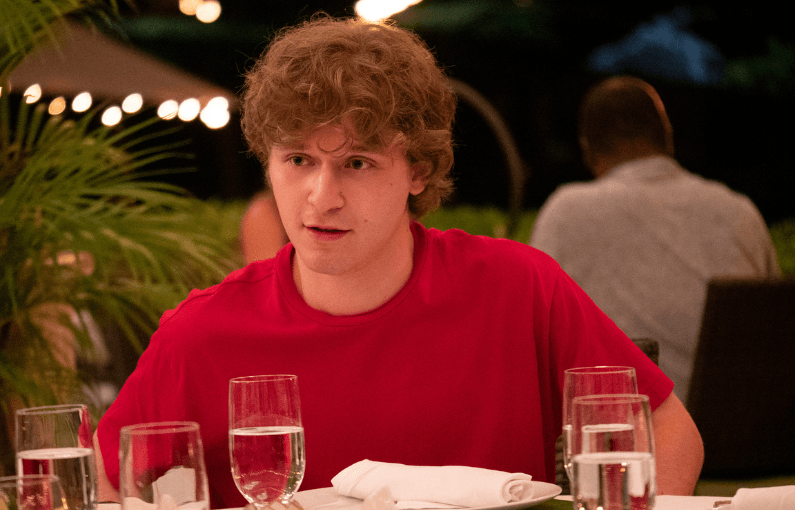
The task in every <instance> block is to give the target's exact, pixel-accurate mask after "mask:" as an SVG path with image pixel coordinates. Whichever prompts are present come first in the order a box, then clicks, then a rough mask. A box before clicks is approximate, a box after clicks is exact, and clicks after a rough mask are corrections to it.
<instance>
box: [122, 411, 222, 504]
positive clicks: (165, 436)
mask: <svg viewBox="0 0 800 510" xmlns="http://www.w3.org/2000/svg"><path fill="white" fill-rule="evenodd" d="M119 464H120V470H119V492H120V498H121V500H122V510H155V509H157V510H175V509H177V508H180V509H186V510H208V508H209V492H208V478H207V475H206V465H205V459H204V458H203V442H202V439H201V438H200V425H198V424H197V423H195V422H192V421H175V422H155V423H140V424H136V425H128V426H126V427H122V429H121V430H120V444H119Z"/></svg>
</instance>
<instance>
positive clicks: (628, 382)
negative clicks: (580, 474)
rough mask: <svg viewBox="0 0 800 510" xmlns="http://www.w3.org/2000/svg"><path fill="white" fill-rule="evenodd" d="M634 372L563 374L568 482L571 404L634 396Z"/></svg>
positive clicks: (583, 369) (579, 370)
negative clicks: (598, 397)
mask: <svg viewBox="0 0 800 510" xmlns="http://www.w3.org/2000/svg"><path fill="white" fill-rule="evenodd" d="M638 392H639V390H638V388H637V386H636V369H634V368H633V367H618V366H598V367H579V368H570V369H567V370H565V371H564V400H563V404H562V405H563V407H562V413H563V414H562V416H563V421H564V429H563V430H564V442H563V446H564V469H565V470H566V472H567V476H568V477H569V481H570V484H573V483H574V481H573V479H572V422H573V419H572V401H573V399H575V397H581V396H584V395H603V394H611V393H638Z"/></svg>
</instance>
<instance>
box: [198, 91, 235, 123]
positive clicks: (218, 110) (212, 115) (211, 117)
mask: <svg viewBox="0 0 800 510" xmlns="http://www.w3.org/2000/svg"><path fill="white" fill-rule="evenodd" d="M230 119H231V114H230V113H229V112H228V100H227V99H225V98H224V97H222V96H217V97H214V98H212V99H211V100H209V102H208V104H206V107H205V108H203V110H202V111H201V112H200V120H201V121H202V122H203V124H205V125H206V126H207V127H209V128H211V129H219V128H221V127H223V126H225V125H226V124H228V121H229V120H230Z"/></svg>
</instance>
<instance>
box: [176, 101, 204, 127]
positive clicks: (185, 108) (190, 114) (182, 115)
mask: <svg viewBox="0 0 800 510" xmlns="http://www.w3.org/2000/svg"><path fill="white" fill-rule="evenodd" d="M198 113H200V101H198V100H197V99H195V98H193V97H190V98H189V99H186V100H184V101H183V102H182V103H181V105H180V106H179V107H178V118H179V119H181V120H182V121H185V122H189V121H192V120H194V119H196V118H197V114H198Z"/></svg>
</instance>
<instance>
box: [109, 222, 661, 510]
mask: <svg viewBox="0 0 800 510" xmlns="http://www.w3.org/2000/svg"><path fill="white" fill-rule="evenodd" d="M412 231H413V234H414V267H413V270H412V274H411V277H410V278H409V280H408V282H407V283H406V285H405V286H404V287H403V288H402V289H401V290H400V292H399V293H398V294H397V295H396V296H394V297H393V298H392V299H391V300H390V301H388V302H387V303H386V304H384V305H383V306H381V307H379V308H377V309H376V310H373V311H371V312H367V313H364V314H359V315H353V316H333V315H330V314H327V313H324V312H320V311H318V310H315V309H312V308H311V307H309V306H308V305H307V304H306V303H305V301H303V299H302V297H301V296H300V294H299V292H298V291H297V288H296V286H295V284H294V280H293V277H292V269H291V260H292V254H293V250H292V246H291V245H287V246H286V247H285V248H284V249H282V250H281V251H280V252H279V253H278V254H277V256H276V258H275V259H271V260H265V261H260V262H255V263H253V264H250V265H249V266H247V267H245V268H244V269H241V270H238V271H235V272H234V273H231V274H230V275H229V276H228V277H227V278H226V279H225V280H224V281H223V282H222V283H220V284H219V285H216V286H214V287H211V288H209V289H206V290H201V291H193V292H192V293H191V294H190V295H189V297H188V298H187V299H186V300H185V301H184V302H182V303H181V304H180V305H179V306H178V307H177V308H176V309H175V310H171V311H168V312H167V313H165V314H164V316H163V317H162V319H161V325H160V326H159V329H158V330H157V331H156V333H155V334H154V335H153V337H152V340H151V342H150V345H149V347H148V348H147V350H146V351H145V353H144V354H143V355H142V356H141V359H140V360H139V365H138V367H137V368H136V371H135V372H134V373H133V375H131V377H130V378H129V379H128V381H127V382H126V384H125V386H124V387H123V388H122V391H121V392H120V394H119V396H118V397H117V400H116V401H115V402H114V404H113V405H112V406H111V408H110V409H109V410H108V412H107V413H106V414H105V416H104V417H103V419H102V420H101V421H100V423H99V425H98V438H99V441H100V446H101V450H102V452H103V458H104V461H105V469H106V473H107V475H108V477H109V479H110V480H111V482H112V483H113V484H114V485H117V484H118V480H119V465H118V454H117V452H118V449H119V429H120V427H122V426H124V425H127V424H131V423H139V422H149V421H166V420H192V421H197V422H198V423H200V430H201V433H202V436H203V444H204V447H205V458H206V467H207V470H208V478H209V485H210V487H211V499H212V501H211V505H212V508H221V507H240V506H243V505H244V504H245V500H244V498H243V497H242V496H241V495H240V494H239V491H238V490H237V489H236V486H235V484H234V482H233V477H232V475H231V471H230V460H229V457H228V435H227V432H228V431H227V427H228V381H229V380H230V379H231V378H233V377H238V376H244V375H257V374H274V373H285V374H296V375H297V376H298V380H299V386H300V399H301V405H302V414H303V416H302V419H303V425H304V427H305V440H306V442H305V444H306V471H305V477H304V479H303V482H302V484H301V486H300V489H301V490H303V489H314V488H319V487H329V486H330V485H331V482H330V480H331V478H332V477H333V476H334V475H335V474H336V473H338V472H339V471H340V470H342V469H344V468H345V467H347V466H349V465H350V464H353V463H355V462H357V461H360V460H363V459H370V460H376V461H384V462H399V463H404V464H413V465H465V466H476V467H483V468H489V469H498V470H503V471H510V472H524V473H528V474H530V475H532V476H533V478H534V480H544V481H553V479H554V476H555V461H554V458H555V446H554V445H555V440H556V438H557V436H558V435H559V434H560V432H561V388H562V386H563V373H564V370H565V369H567V368H570V367H576V366H592V365H609V364H613V365H626V366H634V367H636V370H637V379H638V383H639V391H640V392H641V393H646V394H648V395H650V398H651V404H652V407H653V408H654V409H655V408H656V407H658V406H659V405H660V404H661V402H662V401H663V400H664V399H665V398H666V397H667V396H668V395H669V394H670V392H671V390H672V383H671V381H670V380H669V379H668V378H667V377H666V376H665V375H664V374H663V373H662V372H661V371H660V370H658V368H657V367H656V366H655V365H654V364H653V363H652V362H651V361H650V360H649V359H648V358H647V356H645V355H644V354H643V353H642V352H641V351H640V350H639V349H638V348H637V347H636V346H635V345H634V344H633V343H632V342H631V341H630V340H629V339H628V338H627V337H626V336H625V335H624V334H623V333H622V332H621V331H620V330H619V328H617V327H616V326H615V325H614V323H613V322H611V320H609V319H608V318H607V317H606V316H605V315H604V314H603V313H602V312H601V311H600V309H598V308H597V307H596V306H595V305H594V303H592V301H591V300H590V299H589V298H588V297H587V296H586V294H585V293H584V292H583V291H582V290H581V289H580V288H578V286H577V285H576V284H575V283H574V282H573V281H572V280H571V279H570V278H569V277H568V276H567V275H566V274H565V273H564V272H563V271H562V270H561V269H560V268H559V266H558V265H557V264H556V263H555V262H554V261H553V260H552V259H551V258H550V257H548V256H547V255H545V254H544V253H542V252H540V251H538V250H536V249H534V248H531V247H529V246H526V245H523V244H521V243H516V242H513V241H508V240H497V239H490V238H486V237H479V236H473V235H469V234H466V233H464V232H461V231H458V230H448V231H446V232H440V231H438V230H433V229H431V230H427V229H425V228H424V227H423V226H422V225H420V224H419V223H412Z"/></svg>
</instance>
